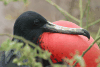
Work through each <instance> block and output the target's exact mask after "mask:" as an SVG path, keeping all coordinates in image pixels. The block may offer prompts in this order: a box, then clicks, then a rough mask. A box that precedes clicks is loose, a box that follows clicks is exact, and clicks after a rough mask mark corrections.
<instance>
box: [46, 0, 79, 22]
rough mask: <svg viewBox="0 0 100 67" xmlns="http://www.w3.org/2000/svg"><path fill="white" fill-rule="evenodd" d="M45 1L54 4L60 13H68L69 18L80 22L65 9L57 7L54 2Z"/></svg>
mask: <svg viewBox="0 0 100 67" xmlns="http://www.w3.org/2000/svg"><path fill="white" fill-rule="evenodd" d="M46 1H47V2H49V3H50V4H52V5H54V6H55V7H56V8H57V9H58V10H59V11H60V12H61V13H63V14H65V15H68V16H69V17H70V18H72V19H74V20H75V21H77V22H79V23H80V20H78V19H77V18H75V17H73V16H72V15H70V14H69V13H68V12H67V11H65V10H63V9H62V8H61V7H59V6H58V5H57V4H55V3H54V2H52V1H51V0H46Z"/></svg>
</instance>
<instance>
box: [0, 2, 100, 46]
mask: <svg viewBox="0 0 100 67" xmlns="http://www.w3.org/2000/svg"><path fill="white" fill-rule="evenodd" d="M52 1H53V2H54V3H56V4H57V5H59V6H60V7H61V8H63V9H64V10H66V11H67V12H68V13H70V14H71V15H72V16H74V17H76V18H78V19H80V10H79V0H52ZM86 4H87V0H83V10H84V9H85V7H86ZM25 11H36V12H37V13H39V14H41V15H42V16H44V17H45V18H46V19H47V20H48V21H51V22H54V21H58V20H67V19H66V18H65V16H64V15H63V14H62V13H61V12H60V11H58V10H57V9H56V8H55V7H54V6H52V5H51V4H49V3H48V2H46V1H45V0H29V2H28V3H27V4H26V5H25V4H24V3H23V2H22V1H18V2H10V3H9V4H8V5H4V3H3V2H2V1H0V34H1V33H8V34H13V26H14V23H15V20H16V19H17V18H18V16H19V15H20V14H22V13H23V12H25ZM68 18H69V17H68ZM98 19H100V0H91V2H90V11H89V18H88V22H89V24H90V23H91V22H94V21H96V20H98ZM69 20H70V21H71V22H73V23H76V24H78V22H76V21H74V20H72V19H70V18H69ZM78 25H79V24H78ZM85 25H86V15H84V17H83V27H84V26H85ZM99 27H100V22H99V23H97V24H95V25H92V26H90V27H89V28H88V31H89V32H90V34H91V36H92V37H93V38H94V37H95V36H96V33H97V31H98V30H99ZM6 38H8V37H6V36H0V44H1V43H2V42H3V41H4V40H6Z"/></svg>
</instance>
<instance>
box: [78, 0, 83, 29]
mask: <svg viewBox="0 0 100 67" xmlns="http://www.w3.org/2000/svg"><path fill="white" fill-rule="evenodd" d="M79 8H80V26H81V27H82V19H83V8H82V0H79Z"/></svg>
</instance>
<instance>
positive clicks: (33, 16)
mask: <svg viewBox="0 0 100 67" xmlns="http://www.w3.org/2000/svg"><path fill="white" fill-rule="evenodd" d="M44 32H52V33H61V34H73V35H83V36H86V37H87V38H88V39H90V34H89V32H88V31H86V30H85V29H83V28H68V27H63V26H59V25H56V24H53V23H51V22H49V21H47V20H46V19H45V18H44V17H43V16H41V15H40V14H38V13H36V12H34V11H27V12H24V13H22V14H21V15H20V16H19V17H18V18H17V20H16V21H15V24H14V29H13V35H17V36H21V37H24V38H25V39H27V40H29V41H31V42H33V43H35V44H36V45H38V44H39V42H38V40H39V39H40V37H39V36H40V35H41V34H43V33H44ZM12 40H13V41H14V40H16V39H15V38H13V39H12ZM18 42H21V40H18ZM31 47H32V46H31ZM33 49H34V48H33ZM5 53H6V52H5ZM5 53H4V54H3V57H2V61H0V64H1V66H0V67H20V66H17V64H14V63H12V60H13V59H14V58H15V57H16V56H15V55H13V50H11V51H9V53H7V56H6V54H5ZM45 61H46V60H43V62H44V63H43V67H46V66H48V65H49V63H48V62H47V61H46V62H45ZM22 67H28V66H22Z"/></svg>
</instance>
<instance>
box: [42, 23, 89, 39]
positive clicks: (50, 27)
mask: <svg viewBox="0 0 100 67" xmlns="http://www.w3.org/2000/svg"><path fill="white" fill-rule="evenodd" d="M42 28H43V29H44V30H45V32H53V33H62V34H75V35H84V36H86V37H87V38H88V39H90V34H89V32H88V31H87V30H85V29H82V28H68V27H63V26H59V25H56V24H53V23H51V22H48V23H47V24H45V25H43V26H42Z"/></svg>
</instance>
